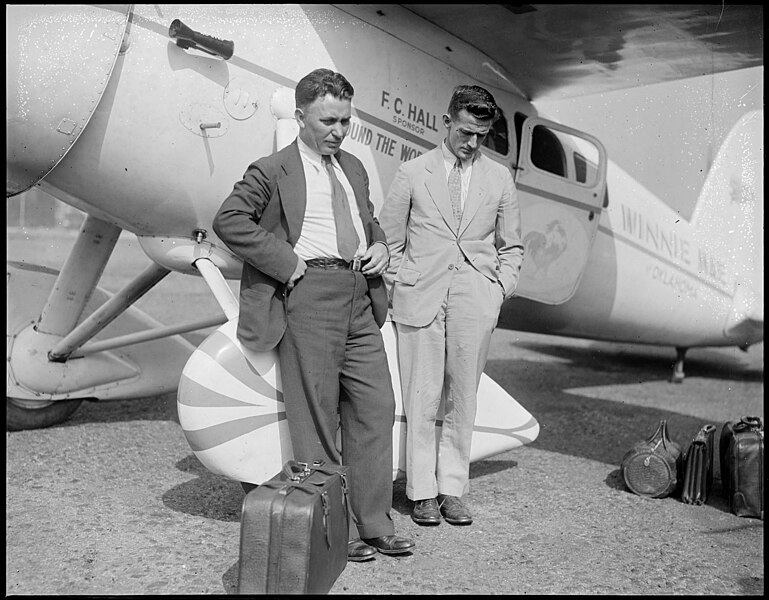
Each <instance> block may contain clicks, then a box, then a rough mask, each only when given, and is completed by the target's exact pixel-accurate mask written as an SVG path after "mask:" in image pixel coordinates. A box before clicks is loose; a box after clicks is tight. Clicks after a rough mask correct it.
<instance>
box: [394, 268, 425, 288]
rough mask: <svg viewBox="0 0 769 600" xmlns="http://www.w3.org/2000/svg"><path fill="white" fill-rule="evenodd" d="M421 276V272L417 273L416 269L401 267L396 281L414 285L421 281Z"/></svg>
mask: <svg viewBox="0 0 769 600" xmlns="http://www.w3.org/2000/svg"><path fill="white" fill-rule="evenodd" d="M419 275H420V273H419V271H415V270H414V269H409V268H407V267H401V268H400V269H398V272H397V273H396V274H395V278H394V281H396V282H397V283H402V284H404V285H414V284H415V283H416V282H417V279H419Z"/></svg>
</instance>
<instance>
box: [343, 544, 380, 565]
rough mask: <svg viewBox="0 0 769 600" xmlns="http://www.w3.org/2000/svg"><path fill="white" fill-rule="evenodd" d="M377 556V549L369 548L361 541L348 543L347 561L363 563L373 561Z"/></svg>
mask: <svg viewBox="0 0 769 600" xmlns="http://www.w3.org/2000/svg"><path fill="white" fill-rule="evenodd" d="M375 556H376V548H373V547H371V546H369V545H368V544H367V543H366V542H364V541H363V540H361V539H357V540H352V541H351V542H347V560H350V561H352V562H363V561H364V560H371V559H372V558H374V557H375Z"/></svg>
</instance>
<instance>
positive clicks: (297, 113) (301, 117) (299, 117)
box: [294, 108, 304, 127]
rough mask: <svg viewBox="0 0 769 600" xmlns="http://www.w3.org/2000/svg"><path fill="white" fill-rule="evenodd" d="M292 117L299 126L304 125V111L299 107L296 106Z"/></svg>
mask: <svg viewBox="0 0 769 600" xmlns="http://www.w3.org/2000/svg"><path fill="white" fill-rule="evenodd" d="M294 118H295V119H296V122H297V123H299V127H304V112H302V109H301V108H297V109H296V110H295V111H294Z"/></svg>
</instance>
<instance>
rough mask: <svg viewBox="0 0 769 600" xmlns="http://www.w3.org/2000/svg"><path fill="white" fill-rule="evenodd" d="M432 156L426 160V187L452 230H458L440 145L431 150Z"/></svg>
mask: <svg viewBox="0 0 769 600" xmlns="http://www.w3.org/2000/svg"><path fill="white" fill-rule="evenodd" d="M430 152H431V154H432V156H430V159H429V160H427V161H426V162H425V170H426V171H427V178H426V179H425V187H426V188H427V192H428V193H429V194H430V197H431V198H432V199H433V202H434V203H435V206H436V208H437V209H438V212H439V213H440V214H441V217H443V220H444V221H446V225H448V226H449V227H450V228H451V230H452V231H456V230H457V222H456V220H455V219H454V213H453V211H452V210H451V198H449V185H448V180H447V177H446V167H445V166H444V165H443V153H442V152H441V148H440V146H439V147H438V148H435V149H434V150H431V151H430Z"/></svg>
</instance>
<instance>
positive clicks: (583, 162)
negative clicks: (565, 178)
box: [574, 152, 587, 183]
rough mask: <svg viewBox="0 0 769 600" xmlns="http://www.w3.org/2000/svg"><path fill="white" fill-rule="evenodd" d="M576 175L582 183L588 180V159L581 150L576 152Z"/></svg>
mask: <svg viewBox="0 0 769 600" xmlns="http://www.w3.org/2000/svg"><path fill="white" fill-rule="evenodd" d="M574 175H575V176H576V178H577V181H579V182H580V183H585V182H587V159H586V158H585V157H584V156H582V155H581V154H580V153H579V152H575V153H574Z"/></svg>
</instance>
